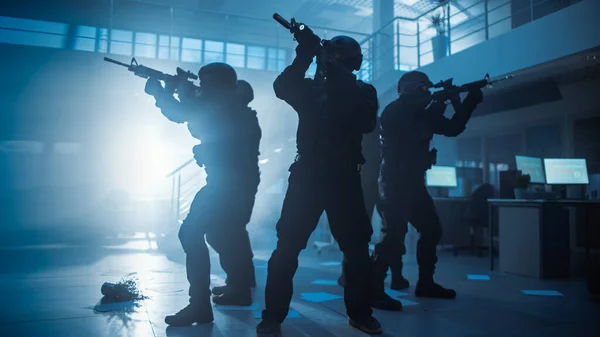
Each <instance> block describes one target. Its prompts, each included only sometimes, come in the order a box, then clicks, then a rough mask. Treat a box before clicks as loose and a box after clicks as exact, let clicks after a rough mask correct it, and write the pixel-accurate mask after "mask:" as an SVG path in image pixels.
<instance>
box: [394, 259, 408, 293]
mask: <svg viewBox="0 0 600 337" xmlns="http://www.w3.org/2000/svg"><path fill="white" fill-rule="evenodd" d="M402 267H403V264H402V262H400V263H399V264H396V265H393V266H390V270H391V272H392V283H391V285H390V288H392V289H393V290H404V289H408V287H410V284H409V283H408V280H407V279H405V278H404V276H403V275H402Z"/></svg>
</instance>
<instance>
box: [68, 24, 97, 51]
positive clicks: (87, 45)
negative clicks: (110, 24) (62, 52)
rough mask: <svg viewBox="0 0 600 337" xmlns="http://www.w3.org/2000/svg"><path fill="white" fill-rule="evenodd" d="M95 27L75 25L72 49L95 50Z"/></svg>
mask: <svg viewBox="0 0 600 337" xmlns="http://www.w3.org/2000/svg"><path fill="white" fill-rule="evenodd" d="M96 34H97V29H96V27H89V26H77V29H76V30H75V39H74V41H73V49H75V50H83V51H96Z"/></svg>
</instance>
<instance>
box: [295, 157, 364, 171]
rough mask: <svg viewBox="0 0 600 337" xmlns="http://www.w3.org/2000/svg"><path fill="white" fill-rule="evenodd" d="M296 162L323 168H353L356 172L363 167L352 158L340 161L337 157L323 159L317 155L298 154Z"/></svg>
mask: <svg viewBox="0 0 600 337" xmlns="http://www.w3.org/2000/svg"><path fill="white" fill-rule="evenodd" d="M294 164H298V165H301V166H306V167H314V168H317V169H322V170H335V169H342V170H346V169H347V170H351V171H354V172H358V173H360V171H361V169H362V166H363V165H362V164H358V163H352V161H351V160H348V161H344V160H342V161H339V160H335V159H328V160H326V159H323V158H315V157H306V156H302V155H301V154H299V153H298V154H296V157H295V158H294Z"/></svg>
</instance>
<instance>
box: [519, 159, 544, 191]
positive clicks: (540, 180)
mask: <svg viewBox="0 0 600 337" xmlns="http://www.w3.org/2000/svg"><path fill="white" fill-rule="evenodd" d="M515 162H516V164H517V170H519V171H521V173H522V174H529V176H530V177H531V184H545V183H546V175H545V174H544V164H543V163H542V158H536V157H526V156H515Z"/></svg>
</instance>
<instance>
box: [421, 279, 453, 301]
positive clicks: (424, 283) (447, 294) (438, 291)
mask: <svg viewBox="0 0 600 337" xmlns="http://www.w3.org/2000/svg"><path fill="white" fill-rule="evenodd" d="M415 296H417V297H430V298H443V299H453V298H456V291H454V290H452V289H446V288H444V287H442V286H441V285H439V284H437V283H435V282H433V280H419V282H417V287H416V288H415Z"/></svg>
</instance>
